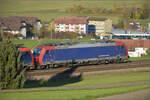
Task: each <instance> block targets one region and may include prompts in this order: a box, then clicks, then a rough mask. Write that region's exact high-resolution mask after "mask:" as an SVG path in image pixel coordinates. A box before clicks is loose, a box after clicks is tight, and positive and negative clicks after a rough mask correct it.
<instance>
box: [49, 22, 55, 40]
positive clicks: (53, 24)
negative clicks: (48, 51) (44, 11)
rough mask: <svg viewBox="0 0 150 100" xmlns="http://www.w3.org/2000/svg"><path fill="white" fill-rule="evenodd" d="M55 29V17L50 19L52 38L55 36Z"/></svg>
mask: <svg viewBox="0 0 150 100" xmlns="http://www.w3.org/2000/svg"><path fill="white" fill-rule="evenodd" d="M54 30H55V22H54V19H52V20H51V21H50V25H49V26H48V31H49V32H50V34H51V39H52V38H53V33H54Z"/></svg>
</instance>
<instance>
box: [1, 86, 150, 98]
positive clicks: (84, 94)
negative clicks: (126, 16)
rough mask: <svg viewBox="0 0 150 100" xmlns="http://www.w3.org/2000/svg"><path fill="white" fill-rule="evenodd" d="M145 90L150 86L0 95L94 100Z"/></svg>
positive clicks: (4, 96) (4, 95) (6, 94)
mask: <svg viewBox="0 0 150 100" xmlns="http://www.w3.org/2000/svg"><path fill="white" fill-rule="evenodd" d="M144 88H150V86H149V85H134V86H126V87H117V88H104V89H81V90H57V91H36V92H14V93H0V97H1V100H93V99H95V98H98V97H104V96H109V95H115V94H120V93H126V92H133V91H137V90H141V89H144Z"/></svg>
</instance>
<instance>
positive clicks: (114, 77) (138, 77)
mask: <svg viewBox="0 0 150 100" xmlns="http://www.w3.org/2000/svg"><path fill="white" fill-rule="evenodd" d="M149 74H150V72H149V71H147V72H143V71H139V72H128V73H115V74H104V75H94V76H82V75H81V76H75V77H71V75H70V76H67V77H64V78H61V79H53V77H52V78H50V79H48V80H45V81H42V80H39V81H38V80H30V81H29V80H28V81H27V82H26V83H25V86H24V88H33V87H34V88H40V87H56V86H57V87H72V86H95V85H104V84H117V83H124V82H137V81H147V80H150V76H149ZM59 76H60V75H57V77H59Z"/></svg>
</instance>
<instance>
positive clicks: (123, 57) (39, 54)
mask: <svg viewBox="0 0 150 100" xmlns="http://www.w3.org/2000/svg"><path fill="white" fill-rule="evenodd" d="M21 51H22V54H23V55H22V56H23V57H22V58H24V59H23V60H24V63H25V64H26V65H30V66H34V67H35V68H49V67H58V66H67V65H73V64H83V65H84V64H101V63H117V62H125V61H127V60H128V50H127V48H126V46H125V44H124V43H123V42H115V41H101V42H95V43H73V44H67V43H64V44H43V45H39V46H36V47H35V48H34V50H33V53H31V50H30V49H27V48H24V50H23V49H21ZM23 51H24V52H23ZM25 51H26V52H25ZM27 52H28V53H27ZM24 56H26V58H25V57H24Z"/></svg>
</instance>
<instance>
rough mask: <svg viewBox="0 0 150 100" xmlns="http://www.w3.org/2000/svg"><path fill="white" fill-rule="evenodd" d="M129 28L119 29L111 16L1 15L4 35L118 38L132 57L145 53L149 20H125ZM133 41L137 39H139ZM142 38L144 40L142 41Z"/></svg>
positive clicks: (20, 37)
mask: <svg viewBox="0 0 150 100" xmlns="http://www.w3.org/2000/svg"><path fill="white" fill-rule="evenodd" d="M125 24H126V25H125V26H127V27H129V29H128V30H125V29H118V28H117V27H116V26H115V25H113V24H112V20H111V19H108V18H96V17H83V16H62V17H58V18H56V19H54V20H52V21H50V22H48V21H47V22H44V21H41V20H40V19H38V18H36V17H21V16H10V17H5V18H1V19H0V29H1V37H2V36H3V37H7V36H10V38H16V39H38V38H48V37H49V39H66V40H68V39H69V40H70V39H76V38H77V39H82V38H84V37H85V36H89V35H90V39H91V40H96V39H113V40H114V39H119V40H125V41H129V40H130V43H128V44H127V42H125V43H126V44H127V46H128V49H129V56H130V57H141V55H146V50H147V48H148V47H149V45H150V44H149V43H150V42H149V41H150V23H149V24H148V25H147V26H148V27H142V26H141V24H140V23H138V22H128V23H127V22H126V23H125ZM72 36H73V37H72ZM131 41H138V43H136V42H134V45H135V44H137V46H134V48H133V44H132V43H133V42H131ZM139 41H144V43H143V44H142V45H141V44H139Z"/></svg>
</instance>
